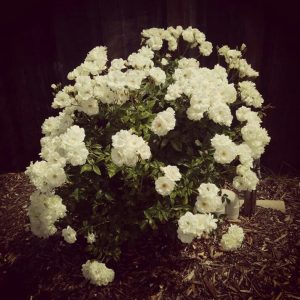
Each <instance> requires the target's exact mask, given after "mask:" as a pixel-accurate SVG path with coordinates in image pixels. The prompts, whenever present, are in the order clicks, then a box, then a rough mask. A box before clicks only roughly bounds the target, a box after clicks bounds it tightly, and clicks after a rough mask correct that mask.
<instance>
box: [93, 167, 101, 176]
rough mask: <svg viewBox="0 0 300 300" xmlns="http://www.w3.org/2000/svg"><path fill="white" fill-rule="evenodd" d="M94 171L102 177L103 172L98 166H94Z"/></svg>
mask: <svg viewBox="0 0 300 300" xmlns="http://www.w3.org/2000/svg"><path fill="white" fill-rule="evenodd" d="M93 171H94V172H95V173H96V174H98V175H101V171H100V169H99V167H98V166H97V165H93Z"/></svg>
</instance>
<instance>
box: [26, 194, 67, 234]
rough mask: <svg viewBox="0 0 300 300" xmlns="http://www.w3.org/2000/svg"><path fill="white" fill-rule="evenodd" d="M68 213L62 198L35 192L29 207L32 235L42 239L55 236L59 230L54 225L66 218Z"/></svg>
mask: <svg viewBox="0 0 300 300" xmlns="http://www.w3.org/2000/svg"><path fill="white" fill-rule="evenodd" d="M66 211H67V209H66V206H65V205H64V204H63V203H62V199H61V197H59V196H57V195H54V194H42V193H40V192H38V191H35V192H34V193H33V194H32V195H31V196H30V205H29V207H28V216H29V219H30V227H31V231H32V233H33V234H34V235H36V236H38V237H42V238H48V237H49V236H50V235H53V234H55V232H56V231H57V228H56V227H55V225H54V223H55V222H56V221H58V220H59V219H61V218H63V217H65V215H66Z"/></svg>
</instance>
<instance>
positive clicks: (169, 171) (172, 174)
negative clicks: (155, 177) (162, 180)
mask: <svg viewBox="0 0 300 300" xmlns="http://www.w3.org/2000/svg"><path fill="white" fill-rule="evenodd" d="M160 170H161V171H163V172H164V174H165V176H166V177H167V178H169V179H170V180H172V181H179V180H180V179H181V177H182V175H181V174H180V172H179V169H178V167H177V166H170V165H169V166H166V167H160Z"/></svg>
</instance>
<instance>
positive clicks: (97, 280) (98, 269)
mask: <svg viewBox="0 0 300 300" xmlns="http://www.w3.org/2000/svg"><path fill="white" fill-rule="evenodd" d="M81 270H82V274H83V276H84V278H85V279H87V280H89V281H90V282H91V283H92V284H95V285H97V286H102V285H108V284H109V283H110V282H112V281H113V280H114V278H115V272H114V270H112V269H109V268H107V267H106V265H105V264H104V263H100V262H98V261H95V260H94V261H90V260H88V261H87V262H86V263H85V264H83V265H82V268H81Z"/></svg>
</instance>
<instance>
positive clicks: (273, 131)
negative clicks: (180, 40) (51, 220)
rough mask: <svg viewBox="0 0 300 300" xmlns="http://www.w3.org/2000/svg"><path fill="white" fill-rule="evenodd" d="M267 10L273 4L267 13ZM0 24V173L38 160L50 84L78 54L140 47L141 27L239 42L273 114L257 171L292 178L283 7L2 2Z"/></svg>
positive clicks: (288, 15) (292, 89)
mask: <svg viewBox="0 0 300 300" xmlns="http://www.w3.org/2000/svg"><path fill="white" fill-rule="evenodd" d="M271 3H272V4H271ZM1 5H2V7H1V16H0V25H1V26H0V28H1V29H0V34H1V46H0V55H1V56H0V63H1V69H0V70H1V72H0V112H1V114H0V133H1V135H0V137H1V140H0V143H1V144H0V148H1V155H0V173H3V172H11V171H19V170H21V171H22V170H24V168H25V167H26V166H27V165H28V164H29V162H30V161H31V160H36V159H38V153H39V150H40V145H39V139H40V137H41V129H40V126H41V124H42V122H43V120H44V119H45V118H46V117H48V116H49V115H53V114H55V112H54V111H52V110H51V108H50V105H51V102H52V96H51V89H50V85H51V84H52V83H57V82H66V81H65V78H66V74H67V73H68V72H69V71H71V70H72V69H73V68H74V67H76V66H77V65H79V64H80V63H81V62H82V60H83V59H84V58H85V55H86V53H87V52H88V51H89V50H90V49H92V48H93V47H95V46H97V45H106V46H108V49H109V56H110V58H114V57H124V58H125V57H126V56H127V55H128V54H129V53H130V52H132V51H134V50H135V49H137V47H138V46H139V33H140V32H141V30H142V29H143V28H148V27H167V26H169V25H175V26H176V25H182V26H184V27H186V26H189V25H192V26H194V27H197V28H199V29H200V30H202V31H204V32H205V33H206V35H207V38H208V40H209V41H211V42H213V44H214V45H222V44H229V45H230V46H232V47H235V46H236V45H240V44H241V43H243V42H244V43H246V44H247V46H248V54H247V59H248V60H249V61H250V63H251V64H252V65H253V67H254V68H255V69H257V70H258V71H259V72H260V78H259V79H258V81H257V85H258V87H259V89H260V91H261V93H262V94H263V96H264V98H265V101H266V103H270V104H272V105H273V106H275V109H274V110H272V111H271V112H270V113H269V115H268V117H267V119H266V120H265V124H264V125H265V126H266V127H267V128H268V130H269V132H270V135H271V137H272V141H271V144H270V146H269V147H268V148H267V152H266V154H265V155H264V158H263V160H262V164H263V165H264V166H266V167H268V168H270V169H271V170H273V171H275V172H281V173H292V174H296V173H298V174H299V169H300V159H299V156H300V155H299V154H300V151H299V150H300V149H299V145H297V142H298V138H299V134H298V129H299V125H298V124H299V118H300V114H299V112H300V109H299V96H298V94H299V92H298V90H299V86H300V83H299V67H300V65H299V63H298V62H297V59H298V57H299V47H298V46H299V43H298V40H299V38H300V35H299V33H300V31H299V21H298V19H299V17H298V9H297V7H296V4H295V3H293V2H292V1H272V2H271V1H270V2H264V1H229V0H227V1H211V0H206V1H205V0H203V1H199V0H198V1H197V0H194V1H188V0H187V1H179V0H162V1H158V0H149V1H142V0H139V1H121V0H118V1H117V0H106V1H101V0H91V1H74V0H73V1H63V0H61V1H14V0H12V1H10V2H8V1H7V3H6V6H3V4H1Z"/></svg>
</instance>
